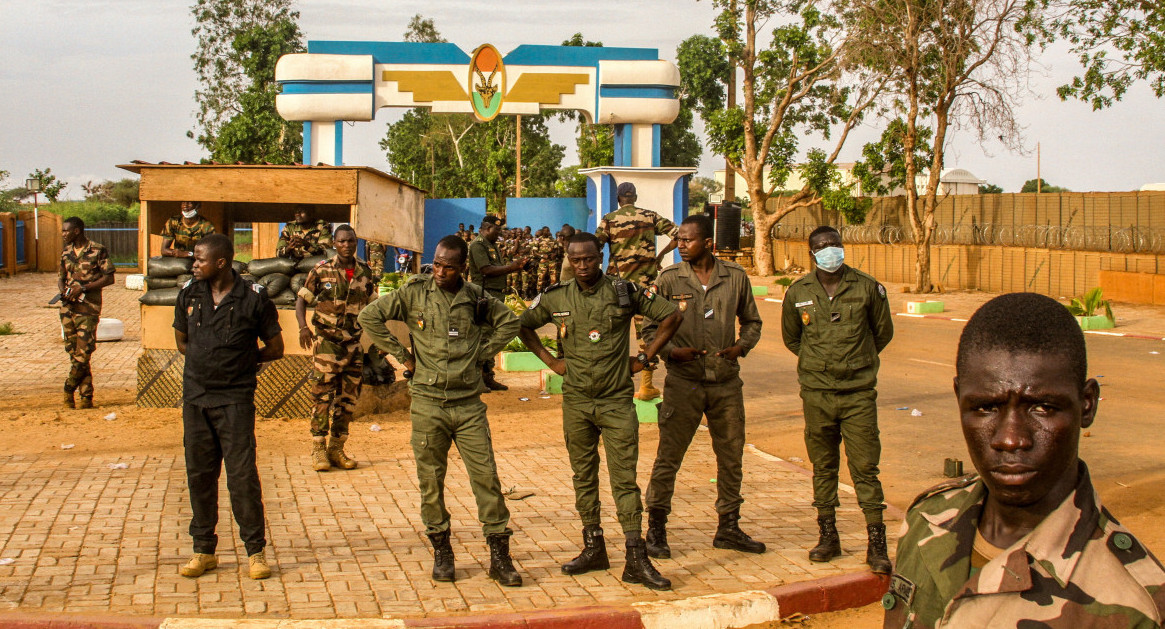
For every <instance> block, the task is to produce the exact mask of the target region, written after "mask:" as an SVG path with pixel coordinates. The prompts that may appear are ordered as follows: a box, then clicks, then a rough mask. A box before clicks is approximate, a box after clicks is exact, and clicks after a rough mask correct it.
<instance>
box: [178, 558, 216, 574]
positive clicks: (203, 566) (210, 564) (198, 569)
mask: <svg viewBox="0 0 1165 629" xmlns="http://www.w3.org/2000/svg"><path fill="white" fill-rule="evenodd" d="M217 567H218V557H215V556H214V555H205V554H203V553H194V556H193V557H191V558H190V561H189V562H187V564H186V565H185V566H182V569H181V570H179V571H178V574H181V575H182V576H184V577H190V578H192V579H193V578H194V577H201V576H202V574H203V573H204V572H206V571H207V570H214V569H215V568H217Z"/></svg>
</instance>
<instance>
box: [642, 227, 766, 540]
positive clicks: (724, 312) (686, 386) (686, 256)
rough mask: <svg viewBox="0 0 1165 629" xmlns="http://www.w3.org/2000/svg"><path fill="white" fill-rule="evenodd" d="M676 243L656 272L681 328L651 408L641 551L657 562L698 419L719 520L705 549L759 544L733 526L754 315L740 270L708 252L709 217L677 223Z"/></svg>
mask: <svg viewBox="0 0 1165 629" xmlns="http://www.w3.org/2000/svg"><path fill="white" fill-rule="evenodd" d="M676 242H677V243H678V244H679V249H680V257H681V258H683V262H680V263H679V264H676V265H673V266H670V267H668V268H667V269H664V271H663V272H662V273H660V275H659V280H658V282H657V287H658V289H659V299H665V300H668V301H669V302H671V303H673V304H675V305H676V306H677V307H678V309H679V311H680V316H681V317H683V323H681V324H680V328H679V330H677V331H676V334H675V336H673V337H672V338H671V340H670V341H669V342H667V343H666V344H664V345H663V347H662V348H660V350H659V355H660V356H662V357H663V359H664V360H665V361H667V378H666V379H665V380H664V387H663V391H664V393H663V404H662V405H661V406H660V408H659V449H658V450H657V452H656V454H655V465H654V467H653V468H652V470H651V482H650V484H648V486H647V522H648V528H647V553H648V554H649V555H651V556H652V557H655V558H657V559H668V558H670V557H671V548H670V547H669V546H668V543H667V516H668V514H670V513H671V502H672V494H673V493H674V491H675V483H676V473H677V472H678V471H679V469H680V464H682V463H683V460H684V454H685V453H686V452H687V451H688V446H690V445H691V443H692V437H694V436H695V434H696V429H697V428H699V427H700V419H701V418H702V417H704V416H707V417H708V432H709V433H710V434H711V435H712V450H713V451H714V452H715V453H716V470H717V471H716V494H717V498H716V512H717V513H718V514H719V515H720V523H719V525H718V526H717V528H716V535H715V537H714V538H713V540H712V545H713V546H715V547H716V548H726V549H729V550H738V551H741V552H746V553H763V552H764V551H765V545H764V544H762V543H761V542H758V541H756V540H754V539H752V538H751V537H749V536H748V535H747V534H746V533H745V532H744V531H741V530H740V524H739V523H740V505H742V504H744V498H743V497H742V496H741V495H740V483H741V480H742V478H743V470H742V468H743V458H744V383H743V382H742V381H741V380H740V364H739V362H738V360H739V359H740V358H741V357H743V356H746V355H748V352H749V351H750V350H752V348H754V347H756V344H757V343H758V342H759V341H760V331H761V319H760V312H759V311H758V310H757V307H756V299H755V298H754V297H753V296H752V284H751V283H750V282H749V281H748V274H747V273H746V272H745V271H744V269H743V268H741V267H740V265H738V264H735V263H733V262H724V261H721V260H717V259H716V257H715V256H713V255H712V219H710V218H708V217H707V216H705V215H703V214H693V215H691V216H689V217H687V218H685V219H684V222H683V223H682V224H681V225H680V230H679V235H678V236H676ZM738 320H739V321H740V336H739V338H738V337H737V334H736V322H737V321H738ZM658 329H659V323H658V322H656V321H648V322H647V325H645V326H644V328H643V330H644V335H645V336H646V337H647V338H648V339H649V340H650V339H652V338H654V336H655V333H656V330H658Z"/></svg>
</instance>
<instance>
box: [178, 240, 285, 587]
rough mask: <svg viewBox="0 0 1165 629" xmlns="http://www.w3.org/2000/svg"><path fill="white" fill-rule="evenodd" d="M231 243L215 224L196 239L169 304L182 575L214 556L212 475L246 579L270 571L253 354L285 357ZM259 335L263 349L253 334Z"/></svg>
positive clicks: (210, 564)
mask: <svg viewBox="0 0 1165 629" xmlns="http://www.w3.org/2000/svg"><path fill="white" fill-rule="evenodd" d="M233 259H234V246H233V245H232V243H231V239H230V238H228V237H226V236H225V235H223V234H211V235H209V236H207V237H206V238H203V239H202V240H200V241H199V242H198V244H197V245H196V246H195V247H194V266H193V269H192V272H193V274H194V279H192V280H190V281H189V282H187V283H186V285H185V286H183V287H182V290H181V292H179V294H178V301H177V303H176V304H175V306H174V340H175V341H176V342H177V345H178V351H179V352H181V353H182V354H183V355H185V356H186V364H185V367H184V369H183V373H182V427H183V436H182V442H183V444H184V445H185V447H186V483H187V485H188V486H189V489H190V507H191V511H192V518H191V521H190V536H191V537H193V538H194V556H193V557H191V559H190V562H189V563H187V564H186V565H185V566H183V567H182V570H181V574H182V576H185V577H197V576H201V575H202V574H203V573H204V572H206V571H207V570H211V569H214V568H215V567H217V566H218V558H217V557H215V555H214V551H215V547H216V546H217V544H218V536H217V535H215V532H214V529H215V526H216V525H217V524H218V476H219V472H220V471H221V468H222V464H223V463H224V462H225V463H226V471H227V490H228V491H229V492H230V497H231V509H232V510H233V511H234V514H235V521H236V522H238V525H239V535H240V537H242V539H243V543H244V545H245V546H246V549H247V556H248V557H249V561H250V575H251V578H252V579H266V578H267V577H269V576H271V568H270V567H269V566H268V564H267V558H266V555H264V553H263V549H264V548H265V547H266V545H267V540H266V537H265V536H264V532H263V496H262V489H261V488H260V486H259V470H258V468H257V467H256V466H255V385H256V377H255V375H256V373H257V372H258V369H259V363H262V362H268V361H272V360H278V359H279V358H282V357H283V337H282V336H280V331H281V330H280V327H279V319H278V315H276V313H275V305H274V304H273V303H271V300H270V299H268V298H267V293H266V289H264V288H263V287H261V286H259V285H258V284H254V283H252V282H249V281H247V280H245V279H243V278H241V277H239V274H238V273H237V272H236V271H235V270H234V269H232V268H231V260H233ZM260 340H262V341H263V347H262V349H260V348H259V343H258V341H260Z"/></svg>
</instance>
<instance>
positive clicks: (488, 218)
mask: <svg viewBox="0 0 1165 629" xmlns="http://www.w3.org/2000/svg"><path fill="white" fill-rule="evenodd" d="M481 222H483V223H489V224H490V225H501V224H502V219H501V218H499V217H497V216H496V215H494V214H486V215H485V216H484V217H483V218H482V219H481Z"/></svg>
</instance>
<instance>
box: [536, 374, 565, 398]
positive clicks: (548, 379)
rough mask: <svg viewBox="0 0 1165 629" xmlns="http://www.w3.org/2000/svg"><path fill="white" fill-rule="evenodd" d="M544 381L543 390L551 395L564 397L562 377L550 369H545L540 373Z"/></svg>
mask: <svg viewBox="0 0 1165 629" xmlns="http://www.w3.org/2000/svg"><path fill="white" fill-rule="evenodd" d="M540 376H541V379H542V390H543V391H545V392H547V393H549V394H551V395H555V394H557V395H562V376H560V375H558V374H556V373H554V371H552V370H550V369H543V370H542V371H541V372H540Z"/></svg>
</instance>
